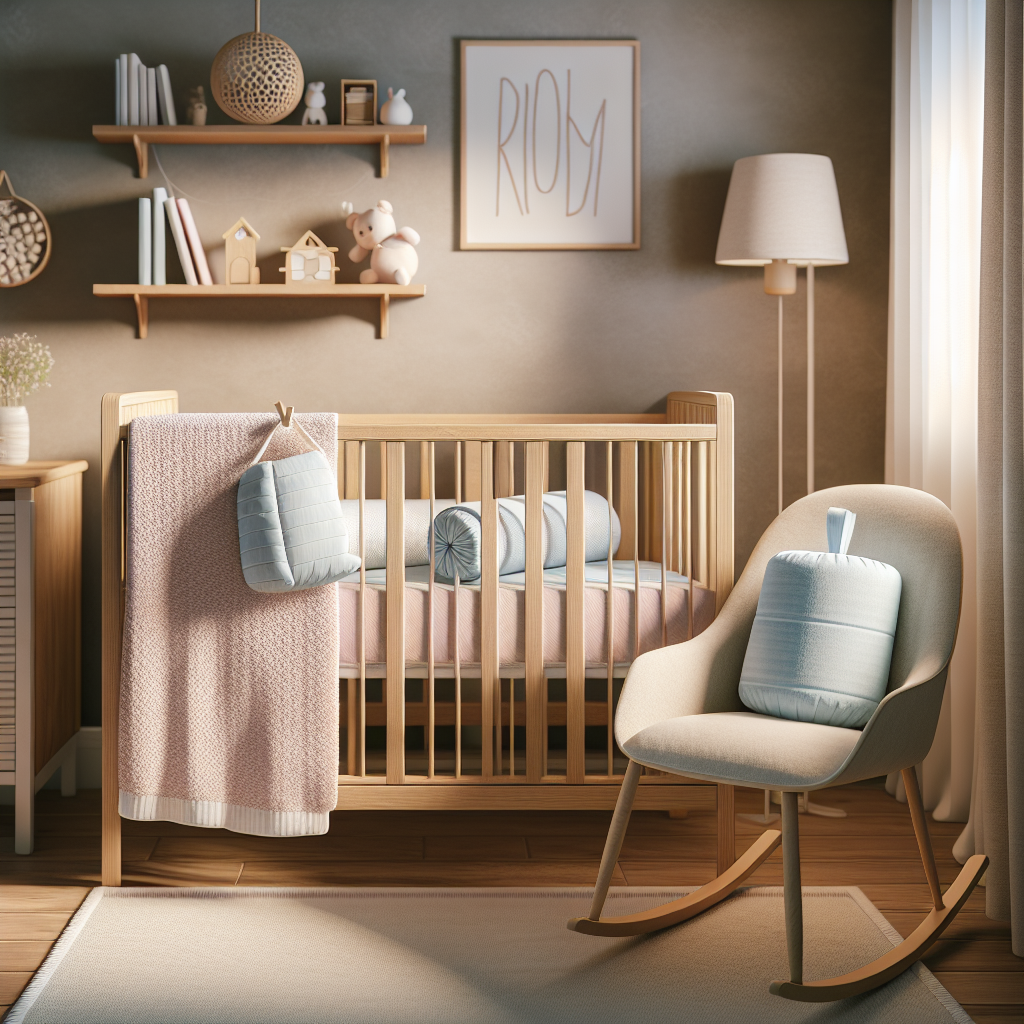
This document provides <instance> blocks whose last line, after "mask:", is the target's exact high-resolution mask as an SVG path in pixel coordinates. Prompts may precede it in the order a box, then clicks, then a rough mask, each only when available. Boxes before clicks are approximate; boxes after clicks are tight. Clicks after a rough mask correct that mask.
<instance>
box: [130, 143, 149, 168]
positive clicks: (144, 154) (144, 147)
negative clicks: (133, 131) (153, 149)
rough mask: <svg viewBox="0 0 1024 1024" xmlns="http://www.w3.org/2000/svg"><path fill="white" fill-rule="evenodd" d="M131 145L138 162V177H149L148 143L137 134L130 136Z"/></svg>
mask: <svg viewBox="0 0 1024 1024" xmlns="http://www.w3.org/2000/svg"><path fill="white" fill-rule="evenodd" d="M132 145H133V146H134V147H135V159H136V160H137V161H138V164H139V177H140V178H148V177H149V143H148V142H143V141H142V139H140V138H139V137H138V135H133V136H132Z"/></svg>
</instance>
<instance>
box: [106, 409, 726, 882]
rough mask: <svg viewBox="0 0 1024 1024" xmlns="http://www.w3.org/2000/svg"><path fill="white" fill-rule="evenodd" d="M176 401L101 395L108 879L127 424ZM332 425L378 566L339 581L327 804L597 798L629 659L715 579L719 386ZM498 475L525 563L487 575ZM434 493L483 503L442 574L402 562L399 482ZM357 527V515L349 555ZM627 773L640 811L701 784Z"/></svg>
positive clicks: (722, 578) (596, 805)
mask: <svg viewBox="0 0 1024 1024" xmlns="http://www.w3.org/2000/svg"><path fill="white" fill-rule="evenodd" d="M176 411H177V394H176V392H173V391H160V392H138V393H134V394H108V395H105V396H104V398H103V407H102V429H101V472H102V493H103V512H102V520H103V524H102V530H103V552H102V564H103V882H104V884H106V885H117V884H120V876H121V870H120V817H119V816H118V811H117V803H118V786H117V756H118V755H117V751H118V702H119V693H120V672H121V628H122V621H123V615H124V579H125V556H124V551H125V526H126V521H125V473H124V467H125V465H126V458H127V446H128V424H130V423H131V421H132V420H133V419H134V418H135V417H136V416H145V415H155V414H161V413H172V412H176ZM338 442H339V444H338V459H339V473H338V483H339V493H340V494H341V496H342V497H343V498H345V499H348V500H350V501H354V502H357V503H358V511H359V519H360V524H362V522H363V514H364V510H365V504H364V503H365V502H366V501H367V500H370V499H372V498H382V499H384V500H385V502H386V505H385V508H386V512H387V546H386V569H385V570H384V578H383V579H381V577H380V574H379V572H378V573H377V575H374V574H373V573H370V574H369V578H368V573H367V571H366V569H365V558H364V567H363V568H361V569H360V572H359V574H358V576H357V578H355V579H353V580H351V581H345V582H342V583H341V584H339V587H340V588H341V597H342V602H341V607H342V615H343V621H348V620H347V619H346V618H345V616H346V615H349V616H350V617H351V619H353V620H354V621H353V622H351V625H352V626H353V629H352V630H351V642H350V643H349V644H348V646H347V647H346V645H345V644H344V643H343V649H342V658H341V665H340V676H341V682H340V691H339V700H340V705H341V707H340V712H341V713H340V719H341V726H342V729H341V741H342V742H341V764H340V765H339V777H338V808H339V809H345V810H380V809H405V810H428V809H448V810H478V809H491V810H501V809H507V810H521V809H537V808H547V809H605V808H607V809H610V808H611V807H613V806H614V803H615V799H616V796H617V794H618V789H619V785H620V783H621V781H622V773H623V771H624V769H625V764H626V759H625V756H624V755H622V754H621V753H620V752H619V751H618V749H617V748H616V746H615V743H614V738H613V736H612V721H613V715H614V707H615V702H616V700H617V697H618V692H619V690H620V689H621V685H622V680H623V678H624V677H625V674H626V670H627V669H628V667H629V663H630V662H631V661H632V659H633V658H634V657H635V656H636V653H637V652H638V651H639V652H641V653H642V652H643V651H645V650H648V649H652V648H654V647H659V646H664V645H665V644H667V643H670V642H673V643H674V642H679V641H680V640H685V639H687V638H689V637H691V636H693V635H694V633H695V632H696V631H699V628H700V627H701V625H706V622H707V621H708V620H709V618H712V617H713V616H714V614H715V613H716V612H717V611H718V609H720V608H721V606H722V604H723V603H724V601H725V599H726V597H727V596H728V595H729V592H730V590H731V589H732V584H733V404H732V396H731V395H728V394H724V393H717V392H674V393H672V394H670V395H669V396H668V400H667V403H666V412H665V413H657V414H636V415H624V414H612V415H593V414H579V415H577V414H568V415H539V414H526V415H417V416H404V415H403V416H399V415H380V416H377V415H342V416H340V418H339V428H338ZM549 490H564V491H565V492H566V500H567V520H566V528H567V538H566V540H567V549H566V554H567V558H566V562H567V564H566V567H565V570H564V580H562V579H560V580H559V581H558V582H557V583H555V584H552V582H551V580H550V578H548V579H546V578H545V570H544V566H543V555H542V539H543V533H542V531H543V518H542V516H543V512H542V496H543V494H544V493H545V492H546V491H549ZM585 490H591V491H596V492H598V493H600V494H602V495H604V496H606V497H607V498H609V499H610V508H614V510H615V513H616V514H617V516H618V519H619V522H620V524H621V541H620V543H619V546H618V551H617V553H616V557H615V564H614V567H613V565H612V551H611V545H610V544H609V550H608V553H607V558H606V559H605V560H604V561H603V562H602V563H595V562H590V563H585V547H584V540H585V518H584V517H585V502H584V492H585ZM514 494H525V506H526V567H525V573H523V574H522V580H521V581H519V582H517V583H509V582H507V581H506V580H505V579H501V580H500V579H499V577H498V529H499V515H498V504H497V500H498V499H499V498H501V497H506V496H511V495H514ZM445 497H447V498H454V499H455V500H456V501H479V502H480V503H481V505H480V514H481V554H482V560H481V565H482V574H481V577H480V579H479V580H478V581H473V582H472V583H469V584H466V583H460V581H458V580H456V581H455V583H454V585H452V586H447V587H446V586H443V585H442V584H439V583H435V582H434V572H433V565H432V564H431V566H430V567H429V570H426V569H424V570H423V571H421V572H420V574H419V576H418V577H417V578H416V579H415V580H410V579H409V578H408V577H409V576H410V575H411V576H416V574H415V573H410V572H409V570H408V567H407V566H406V564H405V562H406V557H405V527H404V515H405V508H406V505H405V501H406V499H407V498H419V499H426V500H428V501H430V502H433V501H434V500H436V499H440V498H445ZM610 517H611V513H610V512H609V518H610ZM431 518H433V507H431ZM609 525H610V523H609ZM609 532H610V531H609ZM365 541H366V534H365V531H364V530H363V529H362V528H360V532H359V548H360V550H359V551H358V553H359V554H360V556H361V557H363V556H364V554H365V552H364V550H363V548H364V545H365ZM645 563H646V564H645ZM651 563H653V564H651ZM602 567H603V568H602ZM595 573H596V574H597V575H596V576H595ZM659 617H660V621H659ZM511 620H514V622H513V621H511ZM510 627H511V629H512V633H513V634H515V637H514V638H512V639H510ZM503 628H504V630H505V632H504V633H502V629H503ZM439 630H440V631H441V634H440V641H442V642H439ZM553 631H557V632H558V636H557V637H553V636H552V632H553ZM342 632H343V634H344V628H343V631H342ZM563 636H564V645H563V642H562V638H563ZM424 638H425V639H424ZM421 641H422V642H421ZM417 645H418V646H417ZM407 648H408V649H407ZM510 652H511V653H510ZM439 655H440V656H439ZM503 655H504V656H503ZM641 783H642V785H641V788H640V791H639V792H638V795H637V800H636V804H635V806H636V807H637V808H638V809H662V810H670V811H671V810H673V809H678V808H682V807H684V806H686V805H687V803H691V805H692V796H693V794H694V793H695V792H708V793H709V796H711V795H712V794H711V793H710V792H709V791H708V789H707V788H705V789H703V790H700V791H695V790H694V789H693V786H695V785H700V786H704V785H705V784H703V783H697V782H694V783H692V784H687V783H685V782H680V780H679V779H678V778H677V777H675V776H668V775H660V774H657V773H647V774H645V775H644V776H643V778H642V779H641ZM717 788H718V792H717V806H718V826H719V827H718V831H719V841H718V863H719V871H722V870H724V868H725V867H728V866H729V865H730V864H731V863H732V861H733V859H734V845H735V839H734V831H733V791H732V787H729V786H719V787H717Z"/></svg>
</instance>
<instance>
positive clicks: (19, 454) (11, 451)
mask: <svg viewBox="0 0 1024 1024" xmlns="http://www.w3.org/2000/svg"><path fill="white" fill-rule="evenodd" d="M25 462H28V409H26V408H25V406H23V405H0V466H20V465H22V464H23V463H25Z"/></svg>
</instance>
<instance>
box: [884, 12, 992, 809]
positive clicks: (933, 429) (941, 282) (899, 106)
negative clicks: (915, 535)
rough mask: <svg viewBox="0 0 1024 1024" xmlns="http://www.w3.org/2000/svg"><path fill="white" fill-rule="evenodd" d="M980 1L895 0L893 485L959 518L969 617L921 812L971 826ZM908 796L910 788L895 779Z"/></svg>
mask: <svg viewBox="0 0 1024 1024" xmlns="http://www.w3.org/2000/svg"><path fill="white" fill-rule="evenodd" d="M984 84H985V0H895V4H894V8H893V94H892V95H893V100H892V190H891V233H890V261H889V268H890V269H889V275H890V276H889V366H888V389H887V395H886V448H885V478H886V481H887V482H888V483H894V484H903V485H905V486H908V487H917V488H920V489H922V490H925V491H928V492H929V493H931V494H934V495H935V496H936V497H938V498H940V499H941V500H942V501H943V502H945V503H946V505H947V506H948V507H949V508H950V510H951V511H952V512H953V514H954V516H955V517H956V520H957V523H958V525H959V527H960V536H961V539H962V541H963V549H964V590H963V609H962V612H961V617H960V632H959V636H958V639H957V645H956V650H955V652H954V655H953V661H952V664H951V667H950V674H949V683H948V685H947V688H946V696H945V701H944V703H943V708H942V716H941V718H940V720H939V726H938V731H937V733H936V737H935V743H934V745H933V746H932V750H931V753H930V754H929V755H928V757H927V758H926V759H925V762H924V764H923V766H922V777H921V785H922V790H923V794H924V801H925V806H926V807H928V808H930V809H933V811H934V815H935V817H936V818H937V819H939V820H945V821H966V820H967V815H968V812H969V809H970V802H971V774H972V767H973V761H974V710H975V660H976V650H977V610H976V609H977V600H976V571H975V566H976V537H977V506H976V485H977V444H978V429H977V418H978V288H979V280H980V260H981V173H982V142H983V126H984ZM890 791H891V792H897V795H899V796H900V797H901V798H902V797H903V794H902V784H901V783H897V782H896V780H895V779H891V780H890Z"/></svg>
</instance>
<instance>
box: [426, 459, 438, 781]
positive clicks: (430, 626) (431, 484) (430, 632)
mask: <svg viewBox="0 0 1024 1024" xmlns="http://www.w3.org/2000/svg"><path fill="white" fill-rule="evenodd" d="M427 443H428V446H429V447H428V451H427V476H428V479H427V486H428V489H429V491H428V497H429V498H430V523H431V529H433V523H434V499H435V497H436V496H437V495H436V492H437V477H436V473H435V466H434V442H433V441H429V442H427ZM433 540H434V538H433V536H431V537H430V543H429V547H430V551H429V557H430V576H429V577H428V578H427V777H428V778H431V779H432V778H433V777H434V697H435V693H434V568H435V567H434V559H435V557H436V554H435V551H434V544H433Z"/></svg>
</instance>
